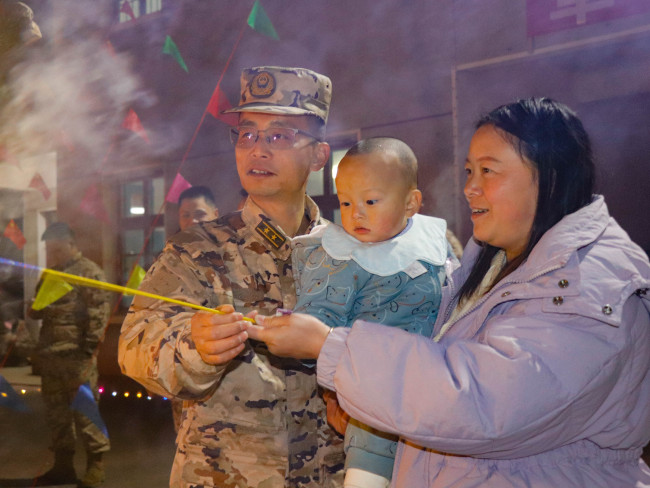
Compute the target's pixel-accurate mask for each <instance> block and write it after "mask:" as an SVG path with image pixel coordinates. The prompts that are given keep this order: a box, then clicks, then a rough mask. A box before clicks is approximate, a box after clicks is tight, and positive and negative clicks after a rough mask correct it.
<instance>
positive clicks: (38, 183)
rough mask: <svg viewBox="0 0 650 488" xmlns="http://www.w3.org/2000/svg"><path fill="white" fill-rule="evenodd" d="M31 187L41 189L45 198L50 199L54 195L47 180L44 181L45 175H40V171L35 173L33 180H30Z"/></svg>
mask: <svg viewBox="0 0 650 488" xmlns="http://www.w3.org/2000/svg"><path fill="white" fill-rule="evenodd" d="M29 187H30V188H33V189H34V190H38V191H40V192H41V194H42V195H43V200H49V199H50V197H51V196H52V192H51V191H50V189H49V188H48V187H47V185H46V184H45V181H43V177H42V176H41V175H40V173H34V177H33V178H32V181H30V182H29Z"/></svg>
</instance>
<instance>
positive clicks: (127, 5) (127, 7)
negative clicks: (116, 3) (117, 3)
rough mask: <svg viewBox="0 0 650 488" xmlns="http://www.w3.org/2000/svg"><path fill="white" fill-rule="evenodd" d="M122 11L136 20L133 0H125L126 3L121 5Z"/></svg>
mask: <svg viewBox="0 0 650 488" xmlns="http://www.w3.org/2000/svg"><path fill="white" fill-rule="evenodd" d="M120 12H121V13H123V14H126V15H128V16H129V17H131V19H132V20H135V14H134V13H133V8H131V2H129V0H124V3H123V4H122V6H121V7H120Z"/></svg>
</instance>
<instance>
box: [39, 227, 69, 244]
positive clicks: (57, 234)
mask: <svg viewBox="0 0 650 488" xmlns="http://www.w3.org/2000/svg"><path fill="white" fill-rule="evenodd" d="M52 239H71V240H74V232H73V230H72V229H71V228H70V226H69V225H68V224H66V223H65V222H54V223H53V224H50V225H49V226H48V228H47V229H45V232H43V235H42V236H41V241H49V240H52Z"/></svg>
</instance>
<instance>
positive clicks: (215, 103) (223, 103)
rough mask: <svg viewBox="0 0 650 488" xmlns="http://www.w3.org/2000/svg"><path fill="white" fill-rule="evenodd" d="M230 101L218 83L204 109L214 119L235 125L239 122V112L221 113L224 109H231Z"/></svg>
mask: <svg viewBox="0 0 650 488" xmlns="http://www.w3.org/2000/svg"><path fill="white" fill-rule="evenodd" d="M231 108H232V105H230V101H229V100H228V97H226V94H225V93H224V92H223V90H222V89H221V88H219V85H217V87H216V88H215V89H214V92H213V93H212V98H210V103H208V108H207V109H206V110H207V111H208V113H210V115H212V116H213V117H214V118H215V119H219V120H221V121H223V122H225V123H226V124H228V125H232V126H236V125H237V124H238V123H239V114H236V113H233V114H222V113H221V112H223V111H224V110H228V109H231Z"/></svg>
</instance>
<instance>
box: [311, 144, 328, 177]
mask: <svg viewBox="0 0 650 488" xmlns="http://www.w3.org/2000/svg"><path fill="white" fill-rule="evenodd" d="M329 160H330V145H329V144H328V143H327V142H317V143H316V150H315V151H314V160H313V161H312V163H311V168H310V169H311V170H312V171H318V170H319V169H322V168H323V166H325V165H326V164H327V162H328V161H329Z"/></svg>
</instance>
